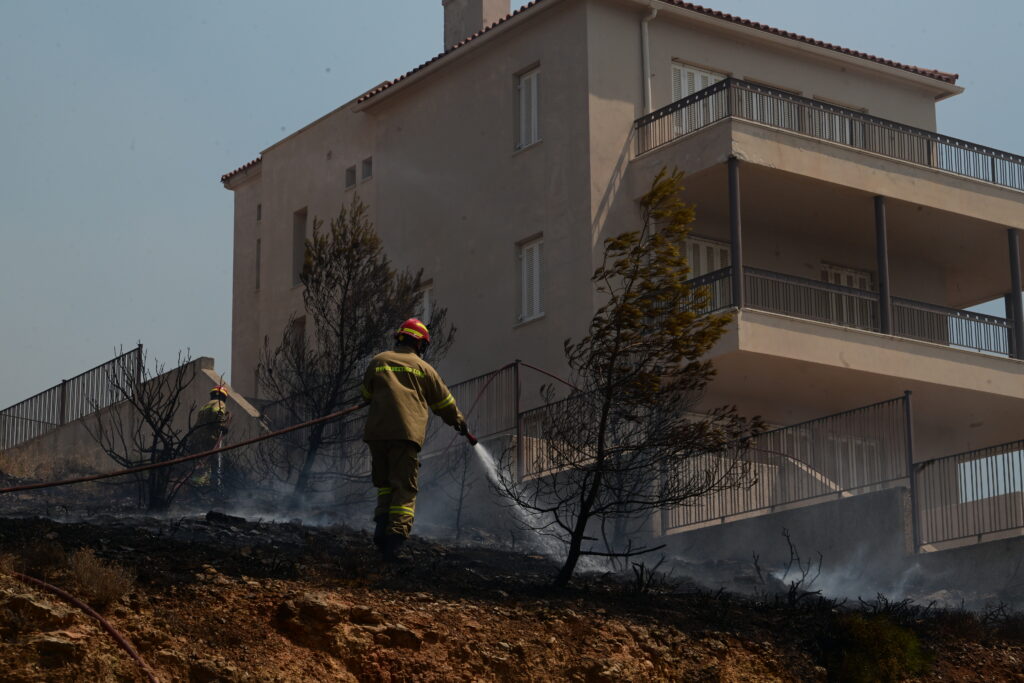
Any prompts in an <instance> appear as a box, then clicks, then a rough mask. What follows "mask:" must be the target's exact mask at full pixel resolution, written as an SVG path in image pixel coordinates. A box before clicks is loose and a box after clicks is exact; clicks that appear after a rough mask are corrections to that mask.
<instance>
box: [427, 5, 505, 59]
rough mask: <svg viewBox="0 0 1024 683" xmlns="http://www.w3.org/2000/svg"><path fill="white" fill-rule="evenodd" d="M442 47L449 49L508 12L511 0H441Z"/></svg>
mask: <svg viewBox="0 0 1024 683" xmlns="http://www.w3.org/2000/svg"><path fill="white" fill-rule="evenodd" d="M441 4H442V5H444V49H445V50H449V49H451V48H452V47H453V46H455V45H457V44H458V43H461V42H462V41H463V40H465V39H466V38H468V37H470V36H471V35H473V34H474V33H476V32H477V31H480V30H482V29H483V28H484V27H485V26H490V25H491V24H493V23H494V22H496V21H498V20H499V19H503V18H504V17H506V16H508V14H509V7H510V6H511V0H441Z"/></svg>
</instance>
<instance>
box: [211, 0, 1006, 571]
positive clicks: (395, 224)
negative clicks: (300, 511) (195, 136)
mask: <svg viewBox="0 0 1024 683" xmlns="http://www.w3.org/2000/svg"><path fill="white" fill-rule="evenodd" d="M442 4H443V8H444V13H445V50H444V52H443V53H441V54H439V55H438V56H437V57H435V58H434V59H432V60H430V61H428V62H426V63H424V64H422V65H420V66H419V67H417V68H415V69H413V70H412V71H410V72H408V73H407V74H405V75H403V76H400V77H398V78H396V79H395V80H393V81H389V82H385V83H383V84H381V85H379V86H377V87H375V88H373V89H371V90H369V91H367V92H365V93H363V94H360V95H358V96H356V97H354V98H353V99H352V100H351V101H350V102H348V103H346V104H344V105H343V106H341V107H339V108H338V109H337V110H335V111H333V112H330V113H329V114H327V115H325V116H324V117H322V118H321V119H319V120H317V121H315V122H313V123H311V124H309V125H308V126H306V127H305V128H303V129H302V130H300V131H298V132H296V133H294V134H292V135H290V136H288V137H287V138H285V139H283V140H281V141H279V142H277V143H275V144H274V145H272V146H271V147H269V148H268V149H266V150H264V151H263V152H262V154H261V155H260V157H259V158H257V159H256V160H254V161H252V162H250V163H248V164H246V165H244V166H242V167H241V168H239V169H237V170H235V171H232V172H230V173H228V174H226V175H224V176H223V178H222V181H223V183H224V185H225V186H226V187H227V188H228V189H230V190H231V191H232V192H233V193H234V201H235V222H234V235H235V241H234V256H235V259H234V295H233V297H234V298H233V307H234V308H233V311H234V313H233V322H232V330H233V332H232V377H233V380H234V386H235V387H236V388H237V389H239V390H240V391H241V392H243V393H246V394H250V395H252V394H254V392H255V381H254V370H255V367H256V362H257V356H258V352H259V349H260V348H261V346H262V345H263V343H264V340H265V339H274V338H275V337H276V336H278V335H280V334H281V330H282V329H283V327H284V325H285V324H286V322H287V320H288V319H289V316H291V315H293V314H301V292H300V290H299V287H298V286H297V283H298V273H299V269H300V268H301V264H302V244H303V240H304V238H305V237H306V236H307V235H308V234H309V231H310V226H311V222H312V219H313V217H314V216H319V217H321V218H327V217H330V216H333V215H335V214H336V213H337V211H338V209H339V208H340V206H341V205H343V204H344V203H347V202H348V201H349V200H350V199H351V196H352V194H353V193H355V192H358V193H359V195H360V196H361V197H362V199H363V200H364V201H365V202H366V203H367V204H368V205H369V206H370V208H371V213H372V217H373V220H374V222H375V224H376V227H377V229H378V231H379V233H380V234H381V236H382V238H383V240H384V243H385V245H386V248H387V250H388V252H389V254H390V255H391V257H392V258H393V259H394V260H395V262H396V263H398V264H399V265H408V266H411V267H416V268H420V267H422V268H423V269H424V272H425V277H426V279H427V281H428V282H429V296H428V299H429V300H431V301H439V302H443V303H444V305H445V306H447V307H448V309H449V312H450V315H451V317H452V319H453V320H454V322H455V323H456V324H457V325H458V327H459V332H458V339H457V343H456V346H455V348H454V349H453V351H452V352H451V354H450V355H449V358H448V359H447V360H446V362H445V364H444V367H443V370H444V371H445V374H446V376H447V377H449V378H451V379H452V380H453V381H457V380H458V379H462V378H468V377H472V376H476V375H480V374H482V373H485V372H488V371H490V370H492V369H494V368H496V367H499V366H501V365H503V364H505V363H507V362H508V361H510V360H512V359H513V358H522V359H524V360H527V361H529V362H531V363H533V364H535V365H537V366H541V367H545V368H551V369H556V370H557V369H559V368H562V367H563V366H564V360H563V359H562V355H561V340H563V339H565V338H566V337H573V336H579V335H580V334H581V333H582V332H583V331H584V330H585V326H586V323H587V322H588V321H589V319H590V317H591V315H592V313H593V311H594V304H595V299H594V294H593V291H592V288H591V284H590V282H589V276H590V274H591V272H592V270H593V268H594V267H595V265H596V263H597V262H598V260H599V259H600V256H601V245H602V240H603V238H604V237H606V236H609V235H611V234H615V233H616V232H619V231H621V230H624V229H628V228H633V227H635V226H636V225H637V221H638V211H637V205H636V199H637V198H638V197H639V196H640V195H642V194H643V192H644V191H645V189H646V187H647V186H648V185H649V183H650V181H651V179H652V178H653V177H654V175H655V174H656V172H657V171H658V170H659V169H660V168H661V167H663V166H669V167H673V166H677V167H679V168H680V169H682V170H684V171H685V172H686V174H687V193H686V194H687V198H688V200H689V201H692V202H695V203H696V204H697V216H698V218H697V222H696V223H695V226H694V232H693V235H692V238H691V240H690V242H689V244H688V245H687V254H688V256H689V260H690V265H691V268H692V275H693V276H694V277H700V278H701V280H700V282H702V283H703V284H706V285H708V286H709V287H711V288H712V291H713V292H714V301H715V306H716V307H718V308H721V309H734V310H735V321H734V323H733V325H732V327H731V330H730V332H729V333H728V334H727V335H726V337H725V338H723V339H722V341H721V342H720V343H719V344H718V346H717V347H716V349H715V350H714V352H713V358H714V361H715V364H716V367H717V369H718V377H717V379H716V380H715V382H714V384H713V385H712V387H711V391H710V393H709V394H708V396H707V402H708V405H717V404H722V403H734V404H736V405H737V406H738V407H739V408H740V410H741V411H742V412H744V413H747V414H759V415H761V416H763V417H764V419H765V420H766V421H767V422H769V423H770V424H773V425H780V426H782V425H796V424H798V423H802V422H804V421H807V420H814V419H815V418H820V417H821V416H824V415H829V414H838V413H842V412H843V411H850V410H852V409H858V408H861V407H863V406H869V405H870V406H874V405H875V404H880V403H881V402H885V401H889V400H890V399H898V400H896V401H892V402H890V403H884V404H882V406H881V407H877V406H876V407H874V408H871V409H864V410H865V411H867V412H855V413H850V414H848V415H847V418H845V422H844V421H843V420H844V418H843V417H842V416H839V417H836V418H834V419H833V420H832V421H831V422H828V423H812V425H813V424H817V425H818V428H817V431H815V428H812V426H808V427H806V428H803V430H802V431H801V428H799V427H794V428H792V429H790V430H789V431H787V432H785V433H784V434H783V433H780V434H779V435H778V439H777V440H778V443H776V444H775V445H774V446H773V448H772V449H768V450H771V452H772V453H774V455H773V456H771V457H783V458H784V459H785V462H777V461H771V458H770V457H768V456H766V460H765V461H764V462H763V463H762V464H763V466H764V467H765V472H764V476H765V477H767V478H766V479H765V478H763V479H762V481H776V484H777V486H778V487H782V486H783V482H782V480H781V479H778V478H776V479H772V476H769V475H771V473H772V472H775V473H779V472H782V471H783V470H784V469H786V468H789V470H791V471H792V472H796V474H793V475H787V476H789V477H790V479H788V480H787V481H788V482H789V483H788V484H786V486H788V487H789V488H790V489H792V490H790V491H789V492H788V493H786V494H785V495H782V497H781V498H779V499H778V500H777V501H776V502H772V501H770V500H761V501H760V502H749V501H747V502H743V501H740V502H736V501H733V502H730V503H724V502H721V501H719V502H718V503H715V504H713V505H709V507H708V508H707V509H706V510H704V512H703V513H699V512H698V513H691V512H687V513H686V514H685V515H682V516H680V517H678V518H675V519H674V521H673V516H672V515H667V516H666V519H665V520H663V521H662V524H661V530H662V531H663V532H664V533H671V532H673V531H678V530H686V529H688V528H692V527H696V526H702V525H707V524H709V523H712V522H715V521H717V522H722V521H728V520H729V519H731V518H732V517H736V518H739V517H742V516H743V513H744V512H745V511H747V512H749V510H751V509H754V508H756V509H758V510H762V511H765V510H767V511H774V510H778V509H783V506H782V503H786V502H789V503H803V502H806V501H809V500H816V499H818V498H821V497H822V496H823V497H824V499H830V500H831V499H837V500H838V499H843V498H854V497H856V494H858V493H866V492H871V491H878V490H881V489H884V488H885V487H886V486H888V485H889V484H893V485H898V486H899V487H900V489H901V490H903V491H908V490H909V491H914V492H915V493H916V495H917V498H916V499H915V501H916V502H914V501H912V503H911V506H912V507H913V510H912V511H909V512H907V514H906V515H905V517H906V519H907V520H908V521H907V524H908V525H912V528H911V530H910V531H909V532H908V534H909V538H908V544H911V545H912V549H913V550H914V551H919V550H929V549H935V548H939V547H943V546H942V544H943V543H946V544H953V545H956V544H958V543H962V542H963V539H964V538H971V539H974V540H978V539H982V540H984V539H983V538H982V537H983V536H984V535H985V534H987V533H988V534H992V533H997V534H1002V535H1008V534H1009V535H1013V534H1018V533H1019V532H1020V529H1021V527H1022V526H1024V518H1022V517H1021V514H1020V511H1017V512H1015V511H1014V510H1017V508H1021V502H1020V501H1021V496H1022V490H1024V482H1022V481H1021V467H1020V464H1021V456H1020V450H1019V449H1017V450H1014V449H1013V448H1012V447H997V446H998V445H999V444H1006V443H1008V442H1012V441H1014V440H1015V439H1020V438H1022V437H1024V421H1022V419H1021V416H1022V415H1024V381H1022V380H1024V362H1022V360H1021V359H1022V358H1024V327H1022V326H1024V313H1022V311H1021V274H1020V273H1021V269H1020V247H1019V233H1020V230H1021V229H1024V159H1022V158H1021V157H1019V156H1016V155H1013V154H1008V153H1005V152H1000V151H997V150H993V149H989V148H985V147H982V146H980V145H975V144H973V143H970V142H965V141H962V140H956V139H952V138H948V137H946V136H943V135H941V134H939V133H937V132H936V122H935V106H936V103H937V102H938V101H940V100H943V99H945V98H948V97H952V96H954V95H958V94H960V93H961V92H962V88H961V87H959V86H958V85H956V81H957V76H956V75H955V74H950V73H944V72H941V71H936V70H932V69H924V68H919V67H915V66H909V65H905V64H900V63H896V62H893V61H891V60H888V59H884V58H882V57H876V56H873V55H869V54H865V53H862V52H857V51H855V50H851V49H847V48H843V47H839V46H836V45H831V44H826V43H822V42H820V41H817V40H814V39H812V38H809V37H805V36H800V35H796V34H793V33H789V32H786V31H783V30H779V29H775V28H772V27H769V26H765V25H762V24H758V23H754V22H751V21H747V20H744V19H741V18H738V17H734V16H731V15H727V14H723V13H720V12H716V11H714V10H711V9H707V8H704V7H700V6H697V5H693V4H691V3H688V2H681V1H676V0H535V1H534V2H531V3H529V4H527V5H525V6H524V7H522V8H521V9H519V10H517V11H515V12H513V13H511V14H509V2H508V0H444V2H443V3H442ZM1000 298H1005V300H1006V311H1007V312H1006V315H1005V316H1004V317H993V316H986V315H981V314H977V313H972V312H968V311H967V310H965V309H968V308H970V307H973V306H976V305H978V304H980V303H983V302H987V301H991V300H994V299H1000ZM908 391H909V392H912V394H911V395H910V398H906V394H905V392H908ZM528 393H529V392H528ZM524 395H525V394H524ZM530 395H531V396H532V394H530ZM872 411H874V412H872ZM883 413H884V414H883ZM840 422H842V424H845V425H846V431H845V432H843V433H840V432H839V431H836V430H837V429H838V427H836V426H835V425H838V424H840ZM897 423H898V424H897ZM827 425H832V426H831V427H829V426H827ZM822 430H824V431H822ZM829 430H831V431H829ZM882 432H885V433H884V434H882ZM822 434H824V436H822ZM987 447H994V448H993V450H991V451H979V450H978V449H983V448H987ZM780 453H781V454H782V455H781V456H780V455H779V454H780ZM815 453H817V454H821V453H827V454H828V455H827V457H828V459H829V463H830V464H827V465H821V466H818V465H813V463H812V464H809V463H811V461H812V460H813V459H814V457H818V456H815V455H814V454H815ZM955 454H966V455H962V456H959V455H958V456H957V457H955V458H953V459H946V460H942V461H941V462H940V461H939V460H937V459H939V458H943V457H945V456H952V455H955ZM805 455H806V456H807V457H804V456H805ZM910 461H913V462H914V463H915V464H914V465H911V464H910ZM926 461H927V462H928V463H929V465H924V464H923V463H925V462H926ZM936 473H938V474H936ZM794 477H797V479H794ZM800 477H802V478H803V479H800V480H799V481H798V479H799V478H800ZM933 480H934V481H933ZM983 480H984V481H988V483H984V482H983ZM989 480H991V481H989ZM801 482H803V483H801ZM800 486H805V488H806V490H803V489H800ZM794 487H795V488H794ZM762 493H764V491H762ZM780 495H781V494H780ZM929 496H931V497H929ZM996 498H998V499H999V502H998V506H1003V505H1004V504H1005V505H1008V506H1010V507H1009V508H1006V509H1004V508H1003V507H998V506H997V507H998V511H997V516H998V517H999V521H997V522H993V523H991V524H988V525H987V526H986V525H985V524H984V523H981V522H979V521H978V518H979V517H980V516H984V515H985V514H989V513H990V508H991V505H992V504H993V499H996ZM780 501H781V502H780ZM893 504H894V505H897V503H893ZM898 504H899V505H902V504H903V503H898ZM971 505H974V506H975V508H976V509H973V510H970V509H968V507H969V506H971ZM868 506H869V507H870V505H868ZM984 506H989V507H984ZM1013 506H1016V507H1013ZM712 508H713V509H712ZM983 508H984V509H983ZM1021 510H1024V508H1021ZM694 515H696V516H694ZM901 528H902V527H901ZM901 533H902V531H901ZM1000 537H1001V536H1000Z"/></svg>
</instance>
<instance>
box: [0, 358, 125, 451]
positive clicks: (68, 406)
mask: <svg viewBox="0 0 1024 683" xmlns="http://www.w3.org/2000/svg"><path fill="white" fill-rule="evenodd" d="M141 371H142V345H141V344H140V345H139V346H137V347H136V348H134V349H132V350H131V351H129V352H127V353H124V354H121V355H120V356H117V357H116V358H113V359H111V360H109V361H107V362H106V363H103V364H101V365H97V366H96V367H95V368H93V369H92V370H87V371H85V372H83V373H82V374H80V375H76V376H75V377H72V378H71V379H67V380H64V381H63V382H61V383H60V384H58V385H56V386H53V387H50V388H49V389H47V390H46V391H42V392H40V393H38V394H36V395H35V396H33V397H31V398H27V399H25V400H24V401H21V402H19V403H15V404H14V405H13V406H10V407H9V408H5V409H4V410H0V451H2V450H5V449H7V448H13V447H14V446H17V445H19V444H22V443H24V442H26V441H29V440H31V439H34V438H36V437H37V436H41V435H43V434H45V433H46V432H49V431H51V430H52V429H55V428H56V427H59V426H60V425H62V424H67V423H68V422H72V421H74V420H77V419H79V418H80V417H85V416H86V415H88V414H90V413H92V412H95V411H97V410H101V409H103V408H106V407H107V406H110V405H113V404H114V403H116V402H117V401H119V400H120V399H121V396H120V394H119V393H118V392H117V391H116V389H115V388H114V387H113V386H112V384H111V381H110V380H111V378H112V377H113V378H116V379H117V382H118V383H119V384H120V385H121V386H133V384H134V383H135V382H136V381H138V378H139V377H140V376H141V375H140V373H141Z"/></svg>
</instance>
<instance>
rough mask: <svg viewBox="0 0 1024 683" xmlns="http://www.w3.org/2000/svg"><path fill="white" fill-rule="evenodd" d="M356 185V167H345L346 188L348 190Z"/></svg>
mask: <svg viewBox="0 0 1024 683" xmlns="http://www.w3.org/2000/svg"><path fill="white" fill-rule="evenodd" d="M355 186H356V167H355V166H349V167H348V168H346V169H345V189H346V190H348V189H350V188H353V187H355Z"/></svg>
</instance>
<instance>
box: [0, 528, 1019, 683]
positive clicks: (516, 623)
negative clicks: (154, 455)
mask: <svg viewBox="0 0 1024 683" xmlns="http://www.w3.org/2000/svg"><path fill="white" fill-rule="evenodd" d="M82 548H91V549H93V550H94V551H95V554H96V555H97V556H98V557H100V558H101V559H103V560H105V561H107V562H113V563H117V564H118V565H120V566H122V567H126V568H129V569H130V570H132V571H133V572H134V574H135V579H134V582H133V584H132V585H131V587H130V589H129V590H128V592H127V593H126V594H125V595H123V596H122V597H121V598H120V599H118V600H116V601H115V602H113V603H111V604H110V605H108V606H106V607H105V608H104V609H103V613H104V614H105V615H106V617H107V618H108V619H109V621H110V622H111V623H112V624H113V625H114V627H115V628H116V629H117V630H118V631H120V632H121V633H122V634H123V635H124V636H125V637H126V638H127V639H128V640H129V641H131V643H132V644H134V646H135V647H136V648H137V649H138V651H139V652H140V654H141V655H142V657H143V659H145V660H146V662H147V663H148V664H149V665H150V666H151V668H152V669H153V670H154V671H155V672H156V674H157V676H158V678H159V680H161V681H323V680H341V681H345V680H349V681H355V680H358V681H460V680H464V681H489V680H530V681H546V680H577V681H628V680H648V681H815V680H820V681H824V680H830V679H831V680H901V679H908V680H928V681H933V680H934V681H939V680H944V681H995V680H999V681H1003V680H1022V681H1024V620H1022V619H1021V618H1020V617H1019V616H1015V615H1013V614H1009V613H1007V612H1006V611H1005V610H1001V609H999V608H998V607H997V608H994V609H992V610H990V611H988V612H986V613H983V614H980V615H975V614H971V613H968V612H962V611H952V612H950V611H937V610H934V609H929V608H926V607H921V606H916V605H913V604H910V603H908V602H890V601H886V600H884V599H883V600H882V601H881V602H877V601H876V602H873V603H871V604H869V605H867V606H864V605H860V604H858V605H856V606H853V605H850V604H838V603H836V602H834V601H828V600H824V599H821V598H820V597H818V596H815V595H813V594H811V595H806V594H802V593H801V592H800V591H795V592H792V593H790V592H788V591H787V590H786V587H785V586H781V585H780V586H777V588H779V589H780V592H776V593H774V594H772V595H769V594H768V593H767V592H765V593H763V594H762V595H761V596H760V597H757V598H750V597H739V596H737V595H734V594H732V593H728V592H725V591H720V590H719V591H711V590H706V589H702V588H700V587H699V586H697V585H696V584H695V583H694V582H692V581H690V580H687V579H685V578H682V577H675V578H670V577H664V576H659V575H650V574H648V573H646V572H644V573H642V574H641V575H640V576H639V577H638V575H636V574H632V573H631V574H628V575H620V576H614V575H607V574H605V575H588V576H584V577H583V578H582V579H581V580H580V581H578V582H577V583H576V584H575V585H574V586H573V587H572V588H571V589H567V590H563V591H555V590H553V589H551V588H549V584H550V581H551V579H552V577H553V576H554V573H555V569H556V567H555V565H554V564H552V563H551V562H550V561H548V560H546V559H544V558H543V557H540V556H537V555H530V554H526V553H522V552H513V551H510V550H496V549H488V548H484V547H450V546H445V545H440V544H437V543H432V542H428V541H424V540H416V539H414V540H413V541H412V542H410V544H409V545H408V546H407V555H408V559H407V561H405V562H403V563H400V564H396V565H388V564H383V563H381V562H380V561H379V559H378V557H377V554H376V552H375V550H374V548H373V546H372V543H371V542H370V538H369V537H368V535H367V534H366V533H365V532H362V531H354V530H352V529H349V528H347V527H344V526H323V527H311V526H304V525H302V524H300V523H297V522H296V523H275V522H261V521H259V520H245V519H242V518H237V517H230V516H226V515H220V514H217V513H213V514H209V515H205V516H203V515H197V516H193V517H181V518H168V519H156V518H146V517H139V516H124V517H116V516H105V517H104V516H98V517H93V518H90V519H89V520H88V521H77V522H73V521H63V522H62V521H55V520H53V519H49V518H39V517H23V518H0V557H2V558H4V562H3V567H4V571H3V572H2V574H0V671H3V672H4V675H3V680H7V681H75V680H81V681H106V680H110V681H122V680H124V681H132V680H143V679H142V678H141V676H140V674H139V673H138V670H137V669H136V667H135V665H134V663H133V662H132V661H131V660H130V659H129V658H128V657H127V655H126V654H125V653H124V652H123V651H122V650H120V649H118V648H117V647H116V646H115V644H114V642H113V640H112V639H111V638H110V637H109V636H108V635H107V634H106V633H104V632H102V631H101V630H100V629H99V628H98V627H97V626H96V622H95V621H93V620H92V619H91V618H89V617H86V616H85V615H84V614H82V613H81V612H79V611H77V610H75V609H73V608H70V607H67V606H66V605H65V604H64V603H62V602H60V601H59V600H58V599H56V598H54V597H53V596H52V595H50V594H48V593H46V592H44V591H42V590H40V589H37V588H34V587H30V586H28V585H25V584H24V583H20V582H19V581H17V580H16V578H15V577H14V575H13V574H12V573H11V570H12V569H13V570H15V571H20V572H23V573H25V574H29V575H33V576H36V577H39V578H43V579H45V580H47V581H49V582H50V583H52V584H54V585H57V586H60V587H62V588H64V589H66V590H68V591H69V592H71V593H74V594H76V595H81V596H88V595H90V594H91V592H90V591H91V589H90V587H89V586H83V585H80V584H79V583H78V582H77V581H76V580H75V578H74V577H73V575H72V573H71V571H70V569H69V568H68V557H69V556H71V555H72V554H73V553H74V552H75V551H77V550H79V549H82Z"/></svg>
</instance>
